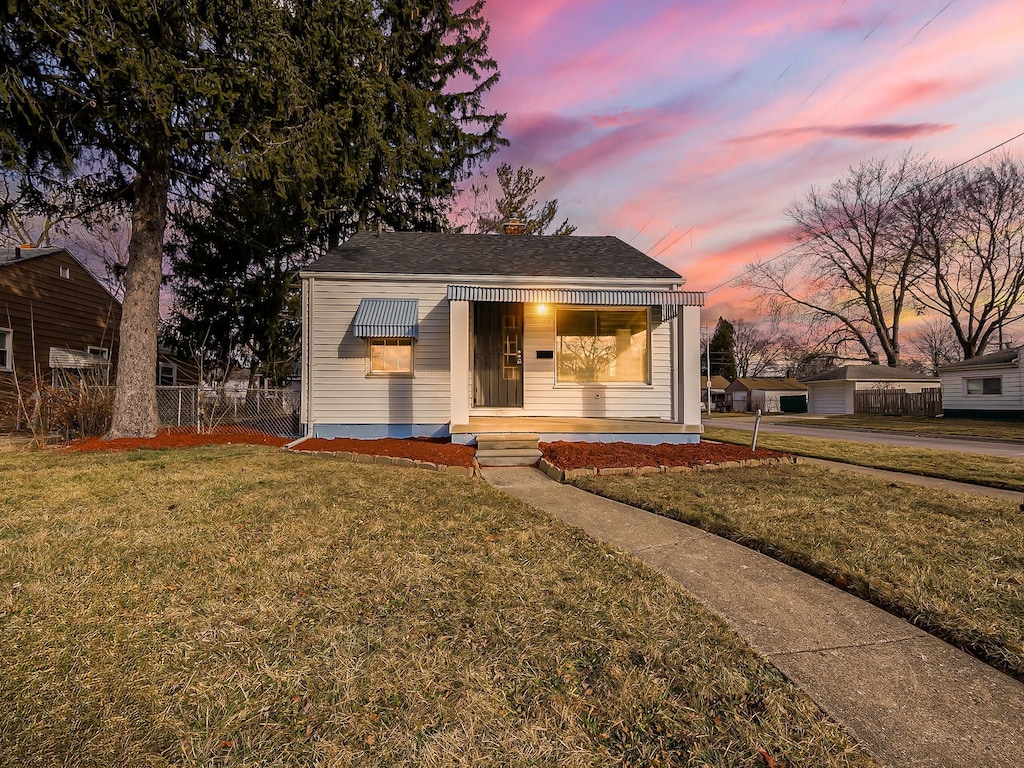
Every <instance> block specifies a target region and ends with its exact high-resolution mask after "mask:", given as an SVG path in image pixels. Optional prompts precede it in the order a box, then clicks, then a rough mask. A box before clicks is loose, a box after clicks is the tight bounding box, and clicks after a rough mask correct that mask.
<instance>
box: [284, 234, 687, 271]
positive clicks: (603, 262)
mask: <svg viewBox="0 0 1024 768" xmlns="http://www.w3.org/2000/svg"><path fill="white" fill-rule="evenodd" d="M303 271H304V272H313V273H323V272H362V273H371V274H372V273H383V274H399V275H400V274H405V275H502V276H509V277H514V276H519V275H528V276H531V277H597V278H601V277H610V278H630V277H640V278H675V279H677V280H681V279H682V278H680V277H679V275H678V274H677V273H676V272H673V271H672V270H671V269H669V268H668V267H666V266H665V265H664V264H661V263H659V262H657V261H655V260H654V259H652V258H650V257H649V256H647V255H646V254H644V253H642V252H641V251H638V250H637V249H636V248H633V247H632V246H630V245H627V244H626V243H624V242H622V241H621V240H619V239H618V238H617V237H576V236H569V237H542V236H528V235H449V234H441V233H434V232H385V233H383V234H381V235H377V234H376V233H375V232H358V233H356V234H355V235H354V236H353V237H352V238H351V239H350V240H348V242H346V243H345V244H344V245H342V246H341V247H340V248H336V249H335V250H333V251H331V252H330V253H328V254H327V255H325V256H323V257H322V258H320V259H318V260H317V261H315V262H314V263H313V264H311V265H310V266H308V267H306V268H305V269H304V270H303Z"/></svg>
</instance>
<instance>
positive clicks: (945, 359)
mask: <svg viewBox="0 0 1024 768" xmlns="http://www.w3.org/2000/svg"><path fill="white" fill-rule="evenodd" d="M907 338H908V340H909V341H910V345H911V346H912V347H913V349H914V350H915V351H916V352H917V356H918V357H919V358H920V359H921V362H922V367H923V368H924V369H925V370H926V371H927V372H928V373H932V374H935V373H938V370H939V368H941V367H942V366H944V365H949V364H950V363H955V362H958V361H960V360H961V359H963V350H962V349H961V347H960V342H959V341H958V339H957V337H956V334H954V333H953V328H952V326H951V325H950V323H949V320H948V319H947V318H945V317H942V316H941V315H933V316H931V317H929V318H928V319H925V320H922V321H921V322H920V323H918V324H917V325H915V326H914V328H913V330H911V331H909V332H908V333H907Z"/></svg>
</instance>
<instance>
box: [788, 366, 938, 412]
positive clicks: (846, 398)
mask: <svg viewBox="0 0 1024 768" xmlns="http://www.w3.org/2000/svg"><path fill="white" fill-rule="evenodd" d="M802 381H803V383H804V384H806V385H807V410H808V412H809V413H822V414H840V413H842V414H848V413H855V411H856V408H855V403H856V393H857V392H865V391H871V390H882V389H888V390H903V391H905V392H908V393H911V394H917V393H919V392H921V390H923V389H938V388H939V386H940V382H939V380H938V379H937V378H935V377H934V376H928V375H927V374H923V373H915V372H914V371H908V370H907V369H905V368H891V367H889V366H887V365H844V366H841V367H839V368H831V369H829V370H827V371H823V372H822V373H819V374H816V375H814V376H809V377H807V378H806V379H802Z"/></svg>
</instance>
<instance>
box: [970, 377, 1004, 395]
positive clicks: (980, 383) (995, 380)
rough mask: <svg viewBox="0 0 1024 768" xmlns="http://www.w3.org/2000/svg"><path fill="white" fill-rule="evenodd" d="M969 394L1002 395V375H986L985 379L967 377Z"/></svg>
mask: <svg viewBox="0 0 1024 768" xmlns="http://www.w3.org/2000/svg"><path fill="white" fill-rule="evenodd" d="M967 394H968V395H1001V394H1003V379H1002V377H1000V376H986V377H985V378H983V379H967Z"/></svg>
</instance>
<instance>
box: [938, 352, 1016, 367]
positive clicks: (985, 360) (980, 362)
mask: <svg viewBox="0 0 1024 768" xmlns="http://www.w3.org/2000/svg"><path fill="white" fill-rule="evenodd" d="M1022 349H1024V347H1017V348H1016V349H1001V350H999V351H998V352H992V353H990V354H988V355H979V356H978V357H972V358H971V359H970V360H962V361H961V362H959V363H953V364H951V365H944V366H942V367H941V368H939V371H959V370H962V369H965V368H967V369H970V368H987V367H988V366H990V365H1006V364H1007V363H1013V362H1016V361H1017V357H1018V356H1019V355H1020V351H1021V350H1022Z"/></svg>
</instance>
